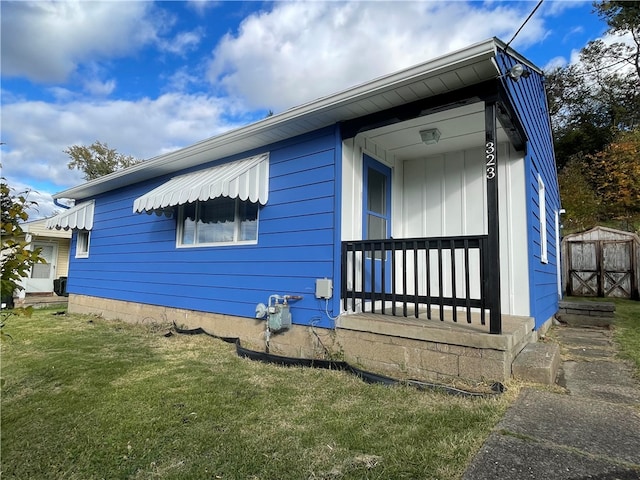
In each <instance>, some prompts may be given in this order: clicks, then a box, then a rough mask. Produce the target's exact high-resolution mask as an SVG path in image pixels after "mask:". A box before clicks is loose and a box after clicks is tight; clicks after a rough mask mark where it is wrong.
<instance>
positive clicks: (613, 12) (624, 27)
mask: <svg viewBox="0 0 640 480" xmlns="http://www.w3.org/2000/svg"><path fill="white" fill-rule="evenodd" d="M594 7H595V9H596V12H597V13H598V15H599V16H600V18H602V19H603V20H604V21H605V22H607V25H608V26H609V30H608V31H607V32H608V33H611V34H622V35H624V34H629V35H630V36H631V41H632V42H633V43H634V45H626V44H624V43H622V42H617V43H614V44H613V45H612V46H611V47H610V49H609V51H608V52H607V53H608V55H609V56H610V58H612V59H613V60H614V61H619V62H620V63H626V64H628V65H631V66H632V67H633V68H634V69H635V74H636V77H637V78H639V79H640V3H638V2H629V1H627V0H601V1H600V2H596V3H595V4H594Z"/></svg>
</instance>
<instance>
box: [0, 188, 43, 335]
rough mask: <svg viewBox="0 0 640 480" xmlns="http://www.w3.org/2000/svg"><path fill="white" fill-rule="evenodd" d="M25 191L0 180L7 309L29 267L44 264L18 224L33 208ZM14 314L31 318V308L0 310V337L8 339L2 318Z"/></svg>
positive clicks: (1, 290) (0, 287) (1, 288)
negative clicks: (15, 190)
mask: <svg viewBox="0 0 640 480" xmlns="http://www.w3.org/2000/svg"><path fill="white" fill-rule="evenodd" d="M28 193H29V192H28V191H27V192H21V193H18V194H14V193H13V192H12V189H11V188H10V187H9V185H8V184H7V182H6V180H5V179H4V178H1V179H0V206H1V208H2V215H1V220H0V236H1V237H2V250H1V251H0V260H1V262H0V263H1V264H2V274H1V284H0V296H1V297H2V302H3V303H6V304H8V305H9V306H11V305H12V304H13V293H14V292H15V291H16V290H21V289H22V288H23V287H22V285H20V280H21V279H22V278H24V277H26V276H27V275H28V273H29V270H30V269H31V267H32V266H33V265H34V264H36V263H44V262H45V260H44V259H43V258H42V257H40V249H35V250H30V249H29V243H28V242H27V241H26V239H25V238H24V231H23V230H22V227H21V223H22V222H24V221H26V220H27V219H28V218H29V215H28V214H27V212H26V210H27V208H28V207H30V206H32V205H35V202H32V201H29V200H28V199H27V196H28ZM14 313H17V314H20V315H27V316H29V315H31V307H27V308H21V309H16V310H14V311H12V312H8V311H6V310H3V312H2V315H1V318H0V338H2V339H4V337H5V336H9V335H7V334H6V333H5V332H4V324H5V321H6V319H7V318H8V317H9V316H11V315H13V314H14Z"/></svg>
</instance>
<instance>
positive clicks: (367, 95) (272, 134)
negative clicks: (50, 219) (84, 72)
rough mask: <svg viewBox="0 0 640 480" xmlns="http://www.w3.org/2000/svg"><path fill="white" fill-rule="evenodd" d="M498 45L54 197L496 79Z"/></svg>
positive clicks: (94, 190)
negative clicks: (495, 59)
mask: <svg viewBox="0 0 640 480" xmlns="http://www.w3.org/2000/svg"><path fill="white" fill-rule="evenodd" d="M498 49H501V50H505V49H506V45H505V44H504V43H503V42H502V41H500V40H498V39H497V38H492V39H489V40H486V41H484V42H480V43H477V44H474V45H471V46H469V47H467V48H464V49H462V50H458V51H456V52H452V53H448V54H446V55H443V56H441V57H438V58H435V59H433V60H430V61H428V62H425V63H421V64H419V65H416V66H413V67H410V68H407V69H405V70H401V71H399V72H396V73H393V74H390V75H386V76H383V77H380V78H377V79H375V80H372V81H369V82H367V83H363V84H361V85H358V86H355V87H352V88H349V89H347V90H344V91H342V92H340V93H337V94H335V95H330V96H327V97H322V98H319V99H316V100H313V101H311V102H309V103H305V104H303V105H300V106H297V107H294V108H292V109H289V110H286V111H284V112H282V113H279V114H276V115H273V116H271V117H267V118H265V119H263V120H261V121H258V122H256V123H253V124H250V125H247V126H245V127H241V128H238V129H235V130H231V131H229V132H226V133H223V134H221V135H218V136H215V137H212V138H209V139H207V140H203V141H201V142H198V143H196V144H193V145H190V146H188V147H185V148H182V149H180V150H176V151H174V152H170V153H166V154H163V155H160V156H158V157H155V158H152V159H150V160H147V161H145V162H142V163H139V164H136V165H134V166H132V167H129V168H127V169H125V170H121V171H118V172H114V173H111V174H109V175H105V176H103V177H100V178H98V179H95V180H91V181H89V182H87V183H84V184H82V185H79V186H76V187H73V188H70V189H68V190H64V191H62V192H59V193H56V194H55V195H53V198H55V199H59V198H72V199H83V198H90V197H92V196H95V195H99V194H101V193H104V192H107V191H110V190H114V189H117V188H122V187H126V186H128V185H132V184H135V183H138V182H142V181H145V180H149V179H152V178H155V177H158V176H162V175H169V174H172V173H175V172H178V171H181V170H184V169H187V168H191V167H195V166H198V165H202V164H204V163H208V162H212V161H216V160H220V159H223V158H226V157H230V156H233V155H239V154H242V153H243V152H249V151H256V150H257V151H259V149H261V148H264V147H266V146H267V145H270V144H273V143H275V142H278V141H282V140H286V139H289V138H292V137H295V136H298V135H302V134H305V133H309V132H312V131H314V130H318V129H321V128H324V127H327V126H330V125H334V124H336V123H339V122H344V121H348V120H352V119H355V118H359V117H363V116H366V115H371V114H374V113H376V112H380V111H383V110H387V109H390V108H394V107H398V106H401V105H404V104H407V103H410V102H414V101H417V100H420V99H424V98H429V97H434V96H437V95H442V94H444V93H448V92H452V91H456V90H459V89H461V88H465V87H468V86H470V85H475V84H478V83H482V82H485V81H487V80H491V79H496V78H497V77H498V76H499V72H498V70H497V67H496V64H495V61H494V60H493V59H494V57H495V56H496V52H497V50H498ZM509 54H510V55H514V56H515V57H516V58H517V59H518V61H520V62H522V63H525V64H526V65H527V67H529V68H531V69H533V70H534V71H537V72H539V70H538V69H537V68H536V67H535V66H534V65H532V64H531V63H530V62H528V61H526V59H524V58H523V57H521V56H519V55H517V54H515V52H513V51H509Z"/></svg>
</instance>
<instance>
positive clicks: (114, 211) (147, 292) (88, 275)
mask: <svg viewBox="0 0 640 480" xmlns="http://www.w3.org/2000/svg"><path fill="white" fill-rule="evenodd" d="M334 137H335V131H334V129H333V127H332V128H327V129H323V130H321V131H318V132H315V133H313V134H308V135H304V136H302V137H298V138H295V139H291V140H288V141H286V142H280V143H278V144H275V145H271V146H269V147H268V148H265V149H264V150H263V151H268V152H270V160H269V163H270V165H269V177H270V178H269V201H268V203H267V205H265V206H264V207H261V208H260V213H259V223H258V243H257V244H256V245H238V246H216V247H194V248H177V247H176V224H177V220H176V215H174V218H166V217H164V216H157V215H155V214H151V215H147V214H144V213H143V214H135V213H132V207H133V201H134V200H135V199H136V198H137V197H139V196H141V195H143V194H145V193H146V192H148V191H150V190H151V189H153V188H155V187H156V186H158V185H160V184H162V183H163V182H165V181H167V180H168V179H169V178H170V177H173V176H175V175H177V174H180V173H186V172H177V173H176V174H172V175H170V176H167V177H162V178H157V179H154V180H152V181H148V182H144V183H141V184H136V185H133V186H131V187H127V188H123V189H120V190H115V191H112V192H109V193H107V194H104V195H101V196H98V197H97V198H96V199H95V200H96V208H95V217H94V227H93V231H92V233H91V245H90V251H89V258H86V259H76V258H73V255H72V258H71V264H70V275H69V283H68V291H69V292H70V293H75V294H81V295H91V296H96V297H102V298H109V299H114V300H124V301H131V302H138V303H146V304H154V305H161V306H167V307H175V308H185V309H191V310H199V311H205V312H212V313H221V314H228V315H236V316H242V317H253V316H254V312H255V305H256V304H257V303H259V302H265V303H266V302H267V300H268V297H269V295H272V294H280V295H285V294H289V295H302V296H303V297H304V298H303V300H301V301H298V302H296V303H294V304H292V310H291V311H292V317H293V322H294V323H297V324H310V323H311V322H312V321H313V322H314V324H316V325H318V326H327V327H330V326H333V325H332V322H331V321H330V320H329V319H328V318H327V317H326V315H325V314H324V307H325V306H324V303H321V302H319V301H318V300H316V299H315V296H314V293H315V279H316V278H324V277H327V278H333V276H334V273H335V272H336V271H339V270H337V267H336V265H335V262H336V261H338V262H339V257H338V259H336V257H335V248H334V238H335V237H336V225H337V217H336V214H335V203H334V201H335V199H334V195H335V192H336V190H337V187H336V179H335V171H336V165H335V158H337V157H339V155H337V154H336V152H335V148H336V145H339V144H338V143H337V142H336V141H335V138H334ZM255 153H259V152H247V153H246V155H240V156H238V157H237V158H236V157H234V158H232V159H227V160H224V161H230V160H235V159H238V158H244V157H246V156H249V155H252V154H255ZM219 163H223V162H216V164H219ZM211 165H213V164H211ZM211 165H202V166H201V167H200V168H197V169H189V170H188V171H195V170H199V169H204V168H208V167H209V166H211ZM73 242H74V245H75V235H74V240H73ZM74 248H75V247H74ZM334 281H336V282H337V279H334Z"/></svg>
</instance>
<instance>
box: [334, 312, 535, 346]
mask: <svg viewBox="0 0 640 480" xmlns="http://www.w3.org/2000/svg"><path fill="white" fill-rule="evenodd" d="M389 311H390V309H389ZM411 313H412V312H411ZM437 317H438V315H432V318H431V319H429V318H427V314H426V312H420V314H419V318H415V316H414V315H413V314H411V316H409V317H402V316H393V315H383V314H381V313H351V314H342V315H340V317H339V318H338V319H337V321H336V327H337V328H343V329H347V330H355V331H361V332H369V333H374V334H379V335H387V336H391V337H401V338H409V339H414V340H422V341H428V342H433V343H441V344H448V345H458V346H462V347H472V348H478V349H491V350H501V351H514V350H516V352H515V353H516V354H517V352H518V351H519V350H520V349H521V348H523V347H524V345H526V343H528V342H529V341H530V340H531V339H532V338H533V333H532V332H533V329H534V326H535V321H534V319H533V318H531V317H524V316H513V315H502V333H501V334H491V333H489V319H488V318H487V320H486V324H485V325H482V324H481V323H480V317H479V315H478V314H477V313H475V312H474V313H473V314H472V323H467V321H466V315H465V314H463V313H461V312H458V321H457V322H454V321H453V316H452V312H451V311H450V310H448V311H445V312H444V317H445V319H444V320H440V319H439V318H437Z"/></svg>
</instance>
